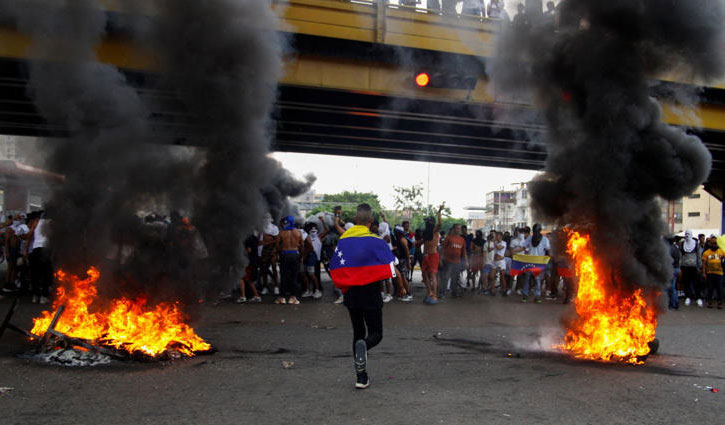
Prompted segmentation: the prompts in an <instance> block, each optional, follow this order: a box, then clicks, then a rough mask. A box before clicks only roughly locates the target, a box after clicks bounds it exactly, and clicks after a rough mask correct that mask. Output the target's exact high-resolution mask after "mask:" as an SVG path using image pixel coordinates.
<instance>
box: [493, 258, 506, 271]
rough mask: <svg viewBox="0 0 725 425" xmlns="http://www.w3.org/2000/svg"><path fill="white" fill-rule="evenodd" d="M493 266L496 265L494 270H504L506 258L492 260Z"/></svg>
mask: <svg viewBox="0 0 725 425" xmlns="http://www.w3.org/2000/svg"><path fill="white" fill-rule="evenodd" d="M493 266H494V267H496V270H506V258H504V259H503V260H498V261H494V262H493Z"/></svg>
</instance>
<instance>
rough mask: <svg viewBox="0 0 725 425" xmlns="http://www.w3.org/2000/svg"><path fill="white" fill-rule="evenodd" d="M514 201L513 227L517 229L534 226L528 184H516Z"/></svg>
mask: <svg viewBox="0 0 725 425" xmlns="http://www.w3.org/2000/svg"><path fill="white" fill-rule="evenodd" d="M514 199H515V204H514V218H513V220H514V223H513V226H514V227H517V228H521V227H526V226H529V227H531V226H533V224H534V223H533V218H532V213H531V202H529V188H528V183H516V184H515V185H514Z"/></svg>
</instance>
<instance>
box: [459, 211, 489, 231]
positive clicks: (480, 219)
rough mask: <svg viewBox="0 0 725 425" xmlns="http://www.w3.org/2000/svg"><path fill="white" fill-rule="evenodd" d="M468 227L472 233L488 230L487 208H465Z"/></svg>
mask: <svg viewBox="0 0 725 425" xmlns="http://www.w3.org/2000/svg"><path fill="white" fill-rule="evenodd" d="M463 210H464V211H466V226H468V229H469V230H471V231H476V230H488V229H486V207H464V208H463Z"/></svg>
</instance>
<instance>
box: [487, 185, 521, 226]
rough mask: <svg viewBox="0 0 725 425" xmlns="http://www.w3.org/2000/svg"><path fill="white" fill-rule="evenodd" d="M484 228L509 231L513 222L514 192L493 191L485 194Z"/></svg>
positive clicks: (514, 208)
mask: <svg viewBox="0 0 725 425" xmlns="http://www.w3.org/2000/svg"><path fill="white" fill-rule="evenodd" d="M485 212H486V214H485V218H484V220H485V223H486V224H485V226H484V227H485V228H486V229H487V230H488V229H496V230H502V231H503V230H510V229H511V228H512V227H513V226H514V224H515V223H516V221H515V218H516V217H515V212H516V191H515V190H503V189H501V190H495V191H493V192H488V193H487V194H486V210H485Z"/></svg>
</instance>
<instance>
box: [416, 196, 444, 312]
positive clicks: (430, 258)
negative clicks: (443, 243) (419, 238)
mask: <svg viewBox="0 0 725 425" xmlns="http://www.w3.org/2000/svg"><path fill="white" fill-rule="evenodd" d="M444 207H445V204H441V206H440V207H439V208H438V220H437V221H436V219H435V218H433V217H428V218H426V219H425V231H423V261H422V262H421V264H420V270H421V271H422V272H423V283H425V289H426V290H427V294H426V297H425V299H424V300H423V302H424V303H426V304H431V305H435V304H438V297H437V292H438V263H439V262H440V256H439V255H438V241H439V240H440V231H441V212H442V211H443V208H444Z"/></svg>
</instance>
